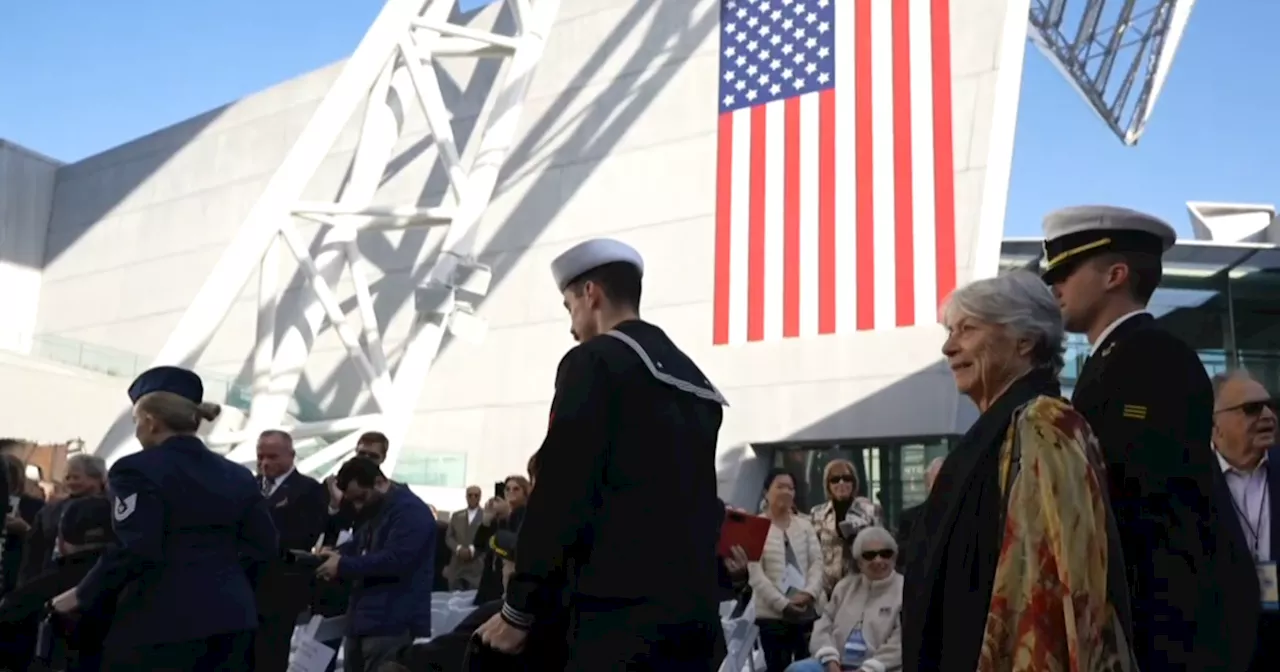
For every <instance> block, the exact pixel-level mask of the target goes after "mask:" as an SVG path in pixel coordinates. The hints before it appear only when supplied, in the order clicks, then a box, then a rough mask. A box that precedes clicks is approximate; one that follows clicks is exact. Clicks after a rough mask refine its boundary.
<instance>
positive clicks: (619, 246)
mask: <svg viewBox="0 0 1280 672" xmlns="http://www.w3.org/2000/svg"><path fill="white" fill-rule="evenodd" d="M617 262H623V263H627V264H631V265H632V266H635V267H636V270H638V271H640V275H641V277H643V276H644V259H642V258H641V257H640V253H639V252H637V251H636V250H635V248H634V247H631V246H630V245H628V244H626V243H624V242H621V241H617V240H613V239H612V238H593V239H591V240H588V241H584V242H581V243H578V244H577V245H574V246H573V247H571V248H569V249H568V250H566V251H565V252H564V253H563V254H561V255H560V256H558V257H556V258H555V260H554V261H552V262H551V275H552V277H554V278H555V280H556V286H557V287H559V288H560V291H562V292H563V291H564V290H565V288H567V287H568V286H569V284H570V283H572V282H573V281H574V280H577V279H578V278H579V277H580V276H582V274H583V273H586V272H587V271H590V270H592V269H596V268H600V267H601V266H604V265H605V264H613V263H617Z"/></svg>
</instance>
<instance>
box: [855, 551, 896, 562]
mask: <svg viewBox="0 0 1280 672" xmlns="http://www.w3.org/2000/svg"><path fill="white" fill-rule="evenodd" d="M893 556H894V551H893V549H892V548H882V549H880V550H878V551H863V552H862V559H863V560H866V561H867V562H871V561H872V560H875V559H876V558H878V557H879V558H884V559H885V560H891V559H893Z"/></svg>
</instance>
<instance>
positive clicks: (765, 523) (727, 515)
mask: <svg viewBox="0 0 1280 672" xmlns="http://www.w3.org/2000/svg"><path fill="white" fill-rule="evenodd" d="M771 524H772V523H771V522H770V521H769V519H768V518H764V517H761V516H752V515H750V514H746V513H740V512H738V511H725V512H724V523H722V524H721V525H720V542H719V543H718V544H716V553H718V554H719V555H720V556H721V557H725V558H727V557H729V556H730V555H732V554H731V553H730V552H729V549H730V548H733V547H734V546H741V547H742V550H744V551H746V552H747V560H750V561H751V562H758V561H759V560H760V555H761V554H763V553H764V540H765V537H768V536H769V526H770V525H771Z"/></svg>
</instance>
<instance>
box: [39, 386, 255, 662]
mask: <svg viewBox="0 0 1280 672" xmlns="http://www.w3.org/2000/svg"><path fill="white" fill-rule="evenodd" d="M203 397H204V385H203V384H202V383H201V381H200V377H199V376H197V375H196V374H194V373H192V372H191V371H187V370H186V369H180V368H177V367H169V366H163V367H157V368H154V369H150V370H148V371H146V372H144V373H143V374H142V375H140V376H138V378H137V379H136V380H134V382H133V384H132V385H130V386H129V399H130V400H131V401H132V402H133V419H134V424H135V430H134V434H135V436H137V438H138V442H139V443H140V444H141V445H142V450H141V451H140V452H137V453H134V454H132V455H126V456H124V457H122V458H120V459H119V460H118V461H117V462H116V463H115V465H113V466H112V467H111V469H110V471H109V472H108V474H107V482H108V490H109V492H110V493H111V496H112V497H113V501H112V508H113V511H112V513H113V515H114V518H115V523H114V527H115V532H116V537H117V540H118V543H117V545H116V546H114V547H112V548H111V549H110V550H109V551H107V553H106V554H105V555H103V556H102V558H101V559H100V560H99V561H98V564H97V565H96V566H95V567H94V569H93V570H92V571H90V572H89V575H88V576H86V577H85V578H84V580H83V581H81V582H80V585H79V586H77V587H75V588H73V589H71V590H69V591H67V592H65V593H63V594H62V595H59V596H58V597H57V598H55V599H54V601H53V607H54V609H56V610H57V611H58V612H60V613H68V612H71V611H75V610H77V609H80V610H85V611H95V612H96V611H97V610H98V609H100V608H102V607H103V606H104V605H105V604H109V603H110V602H111V601H112V600H114V601H115V612H114V613H115V616H114V618H113V619H112V623H111V632H110V634H109V635H108V636H107V638H106V640H105V641H106V646H107V649H106V651H105V652H104V658H105V662H104V664H103V667H104V668H108V669H117V668H120V669H125V668H127V669H153V670H159V669H175V670H195V669H252V666H253V665H252V660H251V656H252V651H253V633H254V630H255V629H256V628H257V625H258V613H257V607H256V599H255V596H254V589H253V586H252V585H251V583H250V580H249V576H248V575H247V574H246V567H245V565H244V564H242V563H244V562H251V563H252V562H256V563H262V562H266V561H268V560H271V559H273V558H274V557H275V556H276V553H277V551H278V540H277V535H276V529H275V526H274V524H273V523H272V521H271V515H270V513H269V512H268V511H267V508H266V505H265V502H264V500H263V497H262V491H261V489H260V488H259V486H258V483H257V480H256V479H255V478H254V477H253V474H252V473H251V472H250V471H249V470H248V469H245V468H244V467H243V466H241V465H238V464H236V463H234V462H231V461H230V460H228V459H226V458H225V457H222V456H221V455H218V454H216V453H214V452H212V451H210V450H209V449H208V448H206V447H205V445H204V443H203V442H202V441H201V440H200V439H199V438H197V437H196V436H195V433H196V430H198V429H199V428H200V423H201V422H202V421H205V420H212V419H214V418H216V417H217V416H218V410H219V409H218V406H217V405H216V404H210V403H206V402H205V401H204V399H203Z"/></svg>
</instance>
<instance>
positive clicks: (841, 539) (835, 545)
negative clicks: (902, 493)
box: [809, 459, 880, 593]
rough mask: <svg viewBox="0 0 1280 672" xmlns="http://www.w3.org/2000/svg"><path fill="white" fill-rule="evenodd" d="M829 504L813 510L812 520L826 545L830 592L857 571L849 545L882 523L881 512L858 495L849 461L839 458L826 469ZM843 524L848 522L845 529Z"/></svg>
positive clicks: (826, 587) (824, 561) (824, 563)
mask: <svg viewBox="0 0 1280 672" xmlns="http://www.w3.org/2000/svg"><path fill="white" fill-rule="evenodd" d="M822 483H823V487H824V488H825V492H826V494H827V501H825V502H823V503H821V504H819V505H817V506H815V507H813V510H812V511H810V512H809V518H810V520H811V521H812V522H813V529H814V530H815V531H817V533H818V543H820V544H821V545H822V590H823V593H830V592H831V589H832V588H833V587H835V585H836V582H837V581H839V580H840V579H842V578H844V577H846V576H848V575H849V574H850V573H852V572H855V571H857V568H858V565H857V564H856V563H855V562H854V561H853V557H852V556H851V555H849V542H851V541H852V540H853V539H855V538H856V537H857V536H858V533H859V532H861V531H862V530H864V529H866V528H868V527H871V526H872V525H879V524H880V512H879V510H878V509H877V508H876V505H875V504H873V503H872V502H871V500H870V499H867V498H866V497H860V496H859V495H858V489H859V484H858V472H857V470H856V469H854V468H853V463H852V462H850V461H849V460H846V459H835V460H831V461H830V462H828V463H827V466H826V467H825V468H823V470H822ZM840 523H845V525H844V526H843V527H844V530H841V525H840Z"/></svg>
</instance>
